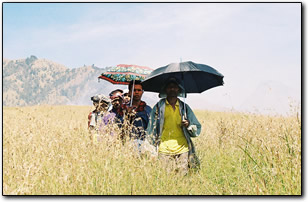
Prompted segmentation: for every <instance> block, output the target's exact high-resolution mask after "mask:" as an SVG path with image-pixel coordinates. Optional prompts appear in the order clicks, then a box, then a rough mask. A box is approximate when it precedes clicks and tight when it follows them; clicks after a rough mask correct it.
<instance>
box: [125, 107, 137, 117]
mask: <svg viewBox="0 0 308 202" xmlns="http://www.w3.org/2000/svg"><path fill="white" fill-rule="evenodd" d="M127 113H128V114H129V115H131V116H134V115H136V107H133V106H132V107H127Z"/></svg>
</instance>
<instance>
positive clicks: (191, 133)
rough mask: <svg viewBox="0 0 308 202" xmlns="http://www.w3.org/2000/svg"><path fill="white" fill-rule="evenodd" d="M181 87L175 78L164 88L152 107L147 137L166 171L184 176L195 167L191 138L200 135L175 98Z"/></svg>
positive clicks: (193, 119) (190, 113)
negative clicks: (190, 168) (159, 98)
mask: <svg viewBox="0 0 308 202" xmlns="http://www.w3.org/2000/svg"><path fill="white" fill-rule="evenodd" d="M180 93H183V88H182V86H181V85H179V82H178V81H177V80H176V79H175V78H171V79H169V80H168V81H167V82H166V84H165V85H164V87H163V89H162V91H161V93H160V97H166V98H163V99H161V100H160V101H159V102H158V103H156V105H155V106H154V107H153V110H152V112H151V115H150V122H149V125H148V128H147V134H148V135H149V137H150V140H151V142H152V143H153V144H154V146H155V147H156V149H157V151H158V158H159V159H161V160H162V163H163V164H164V165H165V166H166V167H167V170H168V171H171V170H176V171H180V172H181V173H183V174H187V172H188V168H189V167H195V166H198V162H199V161H198V159H197V156H196V155H195V147H194V145H193V142H192V141H191V137H197V136H199V135H200V132H201V124H200V123H199V121H198V120H197V118H196V116H195V114H194V113H193V111H192V110H191V108H190V107H189V106H188V105H187V104H186V106H185V108H186V112H184V103H183V102H182V101H181V100H180V99H178V96H179V95H180Z"/></svg>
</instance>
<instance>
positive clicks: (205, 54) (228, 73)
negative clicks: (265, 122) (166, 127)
mask: <svg viewBox="0 0 308 202" xmlns="http://www.w3.org/2000/svg"><path fill="white" fill-rule="evenodd" d="M30 55H35V56H37V57H38V58H46V59H49V60H52V61H54V62H57V63H60V64H63V65H65V66H67V67H70V68H76V67H81V66H83V65H84V64H86V65H92V64H95V65H96V66H98V67H106V66H115V65H117V64H121V63H122V64H123V63H124V64H137V65H143V66H149V67H152V68H154V69H155V68H158V67H160V66H165V65H167V64H169V63H172V62H180V60H181V59H182V61H193V62H196V63H203V64H207V65H210V66H212V67H214V68H215V69H217V70H218V71H219V72H220V73H222V74H223V75H224V76H225V78H224V81H225V85H224V86H223V87H217V88H213V89H211V90H209V91H206V92H204V93H202V94H201V95H200V94H191V95H189V97H188V98H187V100H186V101H187V103H189V104H191V105H192V106H193V107H194V108H203V107H200V106H202V105H208V106H211V105H213V107H214V105H217V106H220V107H227V108H230V107H233V108H235V109H239V108H240V107H241V106H242V105H243V103H245V102H246V101H247V100H254V101H255V102H256V103H261V101H260V102H259V101H258V100H260V99H262V95H261V96H260V92H262V90H261V91H260V90H259V91H258V90H257V89H258V88H259V89H260V88H262V86H263V87H264V85H265V86H266V85H268V86H270V87H269V89H272V88H273V91H275V92H273V94H274V95H275V96H272V97H271V98H268V100H269V101H268V106H266V105H267V103H266V102H265V103H263V104H262V106H260V107H262V108H266V107H270V106H272V105H275V103H276V102H277V104H279V102H281V100H280V99H286V97H288V96H292V97H295V98H297V99H300V97H301V94H300V93H301V4H300V3H5V4H4V5H3V57H4V58H7V59H21V58H26V57H29V56H30ZM260 86H261V87H260ZM286 89H287V90H286ZM254 92H256V93H254ZM258 92H259V94H258ZM279 93H280V94H285V95H284V96H283V95H279V96H278V95H276V94H279ZM254 96H255V97H254ZM269 96H271V95H269ZM278 97H279V98H278Z"/></svg>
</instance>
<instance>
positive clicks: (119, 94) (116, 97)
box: [109, 89, 123, 116]
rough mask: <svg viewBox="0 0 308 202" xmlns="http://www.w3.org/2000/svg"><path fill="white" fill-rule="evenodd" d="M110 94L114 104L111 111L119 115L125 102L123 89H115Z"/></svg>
mask: <svg viewBox="0 0 308 202" xmlns="http://www.w3.org/2000/svg"><path fill="white" fill-rule="evenodd" d="M109 96H110V99H111V104H112V109H111V110H110V111H109V112H111V113H114V114H115V115H116V116H117V115H118V111H119V108H120V107H121V105H122V103H123V90H121V89H116V90H113V91H111V93H110V94H109Z"/></svg>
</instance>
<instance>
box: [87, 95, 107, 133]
mask: <svg viewBox="0 0 308 202" xmlns="http://www.w3.org/2000/svg"><path fill="white" fill-rule="evenodd" d="M91 100H92V103H93V106H94V107H95V109H94V110H93V111H92V112H90V113H89V115H88V128H89V129H90V130H93V129H96V128H97V123H98V122H99V121H100V118H101V117H102V115H103V114H104V113H105V112H106V111H107V110H108V108H109V106H110V104H111V100H110V99H109V98H108V97H107V96H105V95H103V94H97V95H95V96H93V97H91Z"/></svg>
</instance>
